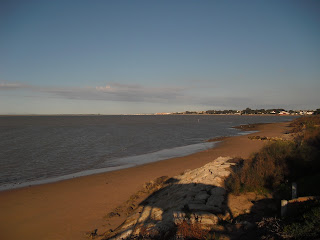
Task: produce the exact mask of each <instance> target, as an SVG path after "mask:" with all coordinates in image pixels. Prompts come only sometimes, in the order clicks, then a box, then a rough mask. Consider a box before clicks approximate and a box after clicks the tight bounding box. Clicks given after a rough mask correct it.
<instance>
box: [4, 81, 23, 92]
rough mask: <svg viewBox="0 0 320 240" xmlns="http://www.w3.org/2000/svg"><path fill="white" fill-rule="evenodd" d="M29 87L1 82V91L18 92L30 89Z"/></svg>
mask: <svg viewBox="0 0 320 240" xmlns="http://www.w3.org/2000/svg"><path fill="white" fill-rule="evenodd" d="M28 87H29V86H28V85H25V84H22V83H9V82H0V90H16V89H23V88H28Z"/></svg>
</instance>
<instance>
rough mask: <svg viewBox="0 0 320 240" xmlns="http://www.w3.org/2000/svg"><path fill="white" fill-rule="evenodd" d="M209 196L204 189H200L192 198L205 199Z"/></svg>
mask: <svg viewBox="0 0 320 240" xmlns="http://www.w3.org/2000/svg"><path fill="white" fill-rule="evenodd" d="M209 197H210V195H209V194H208V193H207V192H205V191H201V192H200V193H199V194H197V195H196V196H195V198H194V200H206V199H208V198H209Z"/></svg>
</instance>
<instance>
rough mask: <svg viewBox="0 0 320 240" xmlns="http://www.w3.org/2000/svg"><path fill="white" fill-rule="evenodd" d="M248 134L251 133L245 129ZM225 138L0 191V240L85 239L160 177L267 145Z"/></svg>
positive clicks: (272, 133) (274, 129)
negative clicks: (145, 160) (174, 154)
mask: <svg viewBox="0 0 320 240" xmlns="http://www.w3.org/2000/svg"><path fill="white" fill-rule="evenodd" d="M288 125H289V123H288V122H286V123H272V124H265V125H258V126H257V130H259V132H258V133H252V134H250V135H251V136H255V135H256V136H257V135H259V136H266V137H286V136H287V135H285V134H284V132H286V131H287V130H288ZM250 130H252V129H250ZM250 135H243V136H236V137H230V138H226V139H225V140H224V141H222V142H221V143H219V144H218V146H217V147H215V148H213V149H209V150H206V151H203V152H199V153H195V154H192V155H190V156H185V157H179V158H173V159H168V160H163V161H159V162H156V163H150V164H145V165H142V166H137V167H134V168H129V169H123V170H119V171H114V172H108V173H102V174H96V175H91V176H86V177H79V178H74V179H69V180H64V181H61V182H56V183H50V184H44V185H38V186H31V187H25V188H21V189H14V190H8V191H3V192H0V239H3V240H6V239H24V240H29V239H32V240H37V239H39V240H40V239H42V240H44V239H48V240H49V239H50V240H52V239H86V232H88V231H92V230H93V229H98V233H101V232H102V231H106V230H108V229H110V228H114V227H116V226H117V225H119V224H120V223H121V222H122V221H123V220H124V219H125V216H122V217H119V218H116V220H114V221H113V222H112V223H108V224H109V225H107V226H106V221H105V220H104V219H103V217H104V216H105V215H106V214H107V213H109V212H111V211H112V210H113V209H114V208H116V207H117V206H119V205H120V204H121V203H123V202H125V201H126V200H128V199H129V197H130V196H131V195H132V194H134V193H135V192H137V191H139V190H141V189H142V186H143V184H144V183H146V182H148V181H150V180H153V179H155V178H158V177H161V176H169V177H171V176H175V175H178V174H180V173H182V172H183V171H185V170H186V169H195V168H198V167H201V166H203V165H204V164H206V163H208V162H211V161H213V160H214V159H216V158H217V157H219V156H230V157H243V158H247V157H248V156H249V155H250V154H252V153H253V152H255V151H258V150H259V149H260V148H261V147H262V146H263V145H264V144H265V143H266V141H260V140H250V139H249V138H248V136H250Z"/></svg>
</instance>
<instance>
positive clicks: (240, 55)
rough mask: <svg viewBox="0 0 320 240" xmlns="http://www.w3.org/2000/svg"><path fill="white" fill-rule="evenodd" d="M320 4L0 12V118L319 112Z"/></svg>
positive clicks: (21, 5) (16, 5)
mask: <svg viewBox="0 0 320 240" xmlns="http://www.w3.org/2000/svg"><path fill="white" fill-rule="evenodd" d="M319 12H320V2H319V1H308V0H305V1H294V0H283V1H278V0H275V1H273V0H270V1H256V0H255V1H220V0H216V1H204V0H201V1H196V0H194V1H188V0H170V1H166V0H163V1H140V0H137V1H121V0H120V1H102V0H101V1H99V0H95V1H88V0H87V1H83V0H77V1H67V0H64V1H59V0H58V1H49V0H41V1H33V0H30V1H24V0H20V1H17V0H8V1H7V0H2V1H1V2H0V114H78V113H79V114H86V113H100V114H134V113H154V112H173V111H186V110H209V109H244V108H246V107H250V108H274V107H283V108H286V109H315V108H319V107H320V104H319V103H320V94H319V90H320V44H319V43H320V15H319Z"/></svg>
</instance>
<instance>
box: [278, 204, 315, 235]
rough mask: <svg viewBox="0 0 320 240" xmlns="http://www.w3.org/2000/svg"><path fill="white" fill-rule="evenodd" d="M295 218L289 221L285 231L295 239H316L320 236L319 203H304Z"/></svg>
mask: <svg viewBox="0 0 320 240" xmlns="http://www.w3.org/2000/svg"><path fill="white" fill-rule="evenodd" d="M300 208H301V209H300V211H299V213H298V214H297V215H296V216H295V217H291V218H290V219H287V220H286V221H285V223H284V227H283V231H284V232H285V233H286V234H287V235H289V236H291V237H293V238H294V239H314V238H316V237H319V236H320V227H319V226H320V204H319V202H310V203H302V204H301V206H300Z"/></svg>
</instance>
